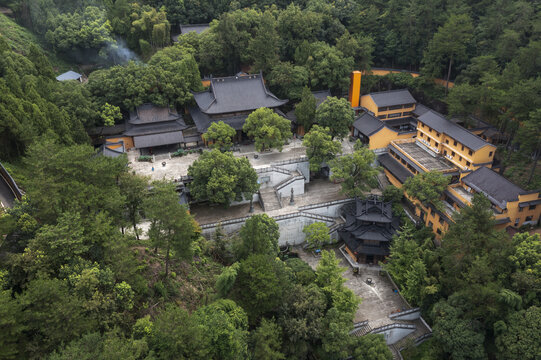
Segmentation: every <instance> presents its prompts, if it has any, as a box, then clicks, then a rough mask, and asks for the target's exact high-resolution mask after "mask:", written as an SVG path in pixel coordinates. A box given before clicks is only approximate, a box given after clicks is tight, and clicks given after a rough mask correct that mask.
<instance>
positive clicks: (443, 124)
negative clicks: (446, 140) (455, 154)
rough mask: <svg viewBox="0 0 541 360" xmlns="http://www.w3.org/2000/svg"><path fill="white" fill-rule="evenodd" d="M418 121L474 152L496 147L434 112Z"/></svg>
mask: <svg viewBox="0 0 541 360" xmlns="http://www.w3.org/2000/svg"><path fill="white" fill-rule="evenodd" d="M418 120H419V121H420V122H422V123H423V124H425V125H427V126H429V127H431V128H432V129H434V130H436V131H437V132H440V133H443V134H446V135H448V136H450V137H452V138H453V139H455V140H456V141H458V142H460V143H461V144H463V145H465V146H467V147H468V148H470V149H472V150H479V149H481V148H482V147H485V146H487V145H488V146H492V147H494V145H491V144H489V143H487V142H486V141H484V140H483V139H481V138H480V137H478V136H477V135H474V134H473V133H471V132H469V131H468V130H466V129H464V128H463V127H462V126H459V125H457V124H455V123H453V122H451V121H449V120H447V119H446V118H445V117H443V115H441V114H439V113H437V112H435V111H433V110H429V111H427V112H425V113H424V114H423V115H421V116H419V117H418Z"/></svg>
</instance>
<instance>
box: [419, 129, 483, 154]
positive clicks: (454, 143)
mask: <svg viewBox="0 0 541 360" xmlns="http://www.w3.org/2000/svg"><path fill="white" fill-rule="evenodd" d="M420 126H421V128H425V127H426V128H428V132H429V133H432V128H431V127H429V126H427V125H425V124H423V123H420ZM434 132H435V133H436V137H440V133H439V132H437V131H435V130H434ZM445 143H446V144H447V145H449V139H445ZM458 144H459V143H458V142H457V141H456V140H453V146H454V147H455V148H457V149H458ZM460 146H461V151H464V149H465V147H464V145H462V144H460ZM468 155H470V156H471V155H473V151H472V150H471V149H468ZM490 156H492V152H491V153H490Z"/></svg>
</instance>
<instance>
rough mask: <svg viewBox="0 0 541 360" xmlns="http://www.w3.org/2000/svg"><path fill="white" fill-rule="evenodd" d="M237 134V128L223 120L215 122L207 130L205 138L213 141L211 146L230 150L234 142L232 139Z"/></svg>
mask: <svg viewBox="0 0 541 360" xmlns="http://www.w3.org/2000/svg"><path fill="white" fill-rule="evenodd" d="M236 134H237V132H236V131H235V129H233V128H232V127H231V126H230V125H228V124H226V123H224V122H223V121H218V122H213V123H212V124H211V125H210V126H209V128H208V129H207V132H206V133H204V134H203V140H205V141H209V142H212V144H211V147H215V148H218V149H224V150H229V149H230V148H231V146H232V145H233V143H232V142H231V139H232V138H233V137H234V136H235V135H236Z"/></svg>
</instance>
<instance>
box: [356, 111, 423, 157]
mask: <svg viewBox="0 0 541 360" xmlns="http://www.w3.org/2000/svg"><path fill="white" fill-rule="evenodd" d="M409 125H410V126H407V127H405V126H401V125H400V126H397V127H392V126H391V124H388V123H387V122H385V121H382V120H379V119H377V118H376V117H374V116H372V115H370V114H369V113H366V112H365V113H363V114H362V115H360V116H359V117H357V118H356V119H355V122H354V123H353V127H352V133H351V135H352V136H353V137H355V138H358V139H360V140H361V142H362V143H363V144H365V145H367V146H368V148H369V149H370V150H376V149H385V148H386V147H387V146H388V145H389V144H390V143H391V141H393V140H400V139H409V138H412V137H413V136H415V134H416V130H415V126H414V123H411V124H409Z"/></svg>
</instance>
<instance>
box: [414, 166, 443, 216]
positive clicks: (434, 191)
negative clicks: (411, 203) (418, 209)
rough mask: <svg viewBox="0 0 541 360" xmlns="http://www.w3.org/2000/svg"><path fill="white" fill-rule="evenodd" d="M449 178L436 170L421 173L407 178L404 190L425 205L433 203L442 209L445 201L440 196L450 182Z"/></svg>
mask: <svg viewBox="0 0 541 360" xmlns="http://www.w3.org/2000/svg"><path fill="white" fill-rule="evenodd" d="M449 180H450V179H449V177H448V176H445V175H443V174H442V173H440V172H436V171H429V172H425V173H419V174H416V175H415V176H413V177H410V178H408V179H407V180H406V182H405V183H404V191H405V192H406V194H408V195H409V196H411V197H412V198H414V199H417V200H419V201H420V202H421V203H422V204H423V206H425V207H427V206H429V204H433V205H434V206H435V207H436V208H437V209H441V208H442V207H443V203H442V201H441V200H440V197H441V195H442V194H443V191H444V190H445V188H446V187H447V184H449Z"/></svg>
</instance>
